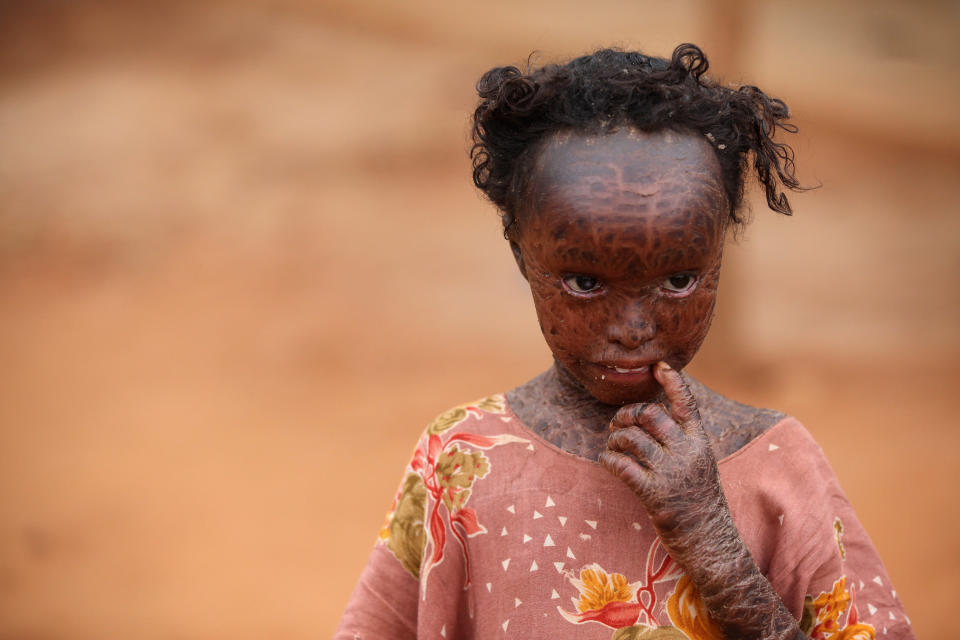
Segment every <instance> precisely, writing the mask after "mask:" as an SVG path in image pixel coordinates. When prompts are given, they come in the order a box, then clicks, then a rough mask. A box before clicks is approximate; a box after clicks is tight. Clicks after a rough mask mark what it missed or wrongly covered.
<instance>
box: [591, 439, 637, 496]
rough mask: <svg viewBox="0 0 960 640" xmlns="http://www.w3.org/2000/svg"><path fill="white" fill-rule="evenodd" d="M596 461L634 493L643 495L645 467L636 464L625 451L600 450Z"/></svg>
mask: <svg viewBox="0 0 960 640" xmlns="http://www.w3.org/2000/svg"><path fill="white" fill-rule="evenodd" d="M597 462H599V463H600V465H601V466H602V467H603V468H604V469H606V470H607V471H609V472H610V473H612V474H613V475H614V476H616V477H617V478H619V479H620V480H621V481H623V483H624V484H626V485H627V486H628V487H630V488H631V489H633V491H634V492H635V493H637V494H638V495H640V496H643V495H644V489H645V488H646V480H647V473H646V472H647V469H646V468H645V467H644V466H643V465H639V464H637V462H636V460H634V459H633V458H631V457H630V456H628V455H626V454H625V453H618V452H616V451H609V450H607V451H602V452H600V457H599V458H598V459H597Z"/></svg>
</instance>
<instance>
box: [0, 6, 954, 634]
mask: <svg viewBox="0 0 960 640" xmlns="http://www.w3.org/2000/svg"><path fill="white" fill-rule="evenodd" d="M684 41H693V42H696V43H698V44H701V45H702V46H703V47H704V48H705V50H706V51H707V53H708V55H709V56H710V59H711V61H712V62H713V70H714V71H715V73H716V74H718V75H720V76H723V77H724V78H726V79H727V80H729V81H731V82H740V81H745V82H749V83H752V84H757V85H759V86H760V87H762V88H763V89H765V90H766V91H768V92H771V93H773V94H775V95H778V96H781V97H783V98H784V99H785V100H786V101H787V102H788V104H790V105H791V108H792V110H793V111H794V113H795V114H796V121H797V123H798V124H799V126H800V127H801V134H800V135H799V136H797V137H796V139H795V147H796V150H797V155H798V162H799V166H800V173H801V176H802V178H803V179H804V181H805V182H807V183H808V184H821V185H822V188H821V189H819V190H816V191H811V192H808V193H805V194H799V195H796V196H794V197H793V198H792V201H793V204H794V208H795V210H796V215H795V216H794V217H793V218H787V217H784V216H779V215H777V214H773V213H772V212H769V211H767V210H766V209H765V208H764V207H763V206H762V203H760V202H757V204H756V205H755V206H754V207H753V210H754V217H755V222H754V223H753V224H752V225H751V226H750V227H749V228H748V230H747V232H746V234H745V236H744V238H742V239H741V240H739V241H738V242H736V243H735V244H733V245H732V246H731V247H730V248H729V249H728V253H727V266H726V272H725V281H724V284H723V288H722V295H721V304H720V308H719V317H718V319H717V321H716V323H715V329H714V331H713V333H712V334H711V337H710V338H709V340H708V343H707V344H706V345H705V347H704V349H703V351H702V352H701V355H700V356H699V357H698V359H697V360H696V361H695V363H694V365H693V367H692V371H693V372H694V374H695V375H699V376H700V377H701V378H702V379H703V380H704V381H705V382H707V383H708V384H709V385H711V386H713V387H714V388H716V389H718V390H720V391H722V392H724V393H727V394H729V395H732V396H734V397H735V398H737V399H739V400H742V401H746V402H750V403H752V404H757V405H763V406H771V407H775V408H777V409H780V410H783V411H786V412H789V413H792V414H794V415H796V416H798V417H799V418H800V419H801V420H802V421H803V422H805V424H806V425H807V426H808V428H809V429H810V431H811V432H812V433H813V434H814V436H815V437H816V438H817V439H818V441H819V442H820V443H821V445H822V446H823V447H824V449H825V450H826V453H827V456H828V457H829V459H830V460H831V462H832V464H833V465H834V468H835V469H836V471H837V474H838V475H839V476H840V480H841V483H842V484H843V486H844V487H845V489H846V491H847V493H848V495H849V497H850V499H851V501H852V502H853V504H854V505H855V506H856V507H857V509H858V513H859V515H860V517H861V519H862V521H863V522H864V524H865V525H866V527H867V529H868V530H869V531H870V532H871V534H872V536H873V539H874V542H875V544H876V546H877V547H878V549H879V550H880V552H881V555H882V557H883V558H884V560H885V562H886V565H887V569H888V571H889V573H890V575H891V577H892V579H893V581H894V583H895V585H896V586H897V589H898V593H899V594H900V596H901V598H902V599H903V601H904V603H905V606H906V607H907V611H908V613H909V614H910V615H911V618H912V619H913V621H914V625H915V628H916V630H917V632H918V634H919V635H920V637H922V638H929V639H933V638H953V637H955V631H954V629H955V621H954V617H955V616H954V614H953V608H954V607H956V601H957V597H958V596H960V500H958V499H957V495H956V491H957V487H958V486H960V482H958V480H960V478H958V475H960V473H958V467H960V465H958V463H960V428H958V427H960V420H958V418H957V414H956V394H957V391H958V382H960V368H958V366H957V364H956V363H957V358H958V355H960V287H958V286H957V284H956V283H957V280H958V276H960V215H958V210H957V209H958V205H957V202H958V198H957V189H958V184H960V82H958V70H960V5H958V3H957V2H955V1H952V0H951V1H947V0H944V1H942V2H940V1H925V2H911V3H906V2H885V1H877V0H870V1H867V0H851V1H849V2H845V3H835V2H827V1H826V0H813V1H809V2H803V3H795V2H788V1H787V0H764V1H763V2H760V1H759V0H726V1H723V2H710V1H708V0H699V1H698V0H681V1H679V2H672V3H663V2H649V1H639V0H629V1H627V0H622V1H615V0H593V1H592V2H590V3H588V5H585V4H584V3H582V2H571V1H568V0H526V1H523V2H517V1H508V0H487V1H486V2H460V1H441V0H418V1H416V2H392V1H388V0H362V1H359V0H315V1H311V2H306V1H305V0H304V1H299V0H276V1H267V0H233V1H231V2H226V1H223V2H220V1H218V0H194V1H191V2H186V1H179V0H165V1H164V2H159V1H157V2H122V1H119V0H117V1H102V2H92V1H80V0H77V1H72V2H68V1H66V0H63V1H59V0H33V1H30V2H26V1H14V0H3V1H0V358H2V363H3V366H2V368H0V638H3V639H6V638H18V639H19V638H29V639H46V638H72V639H81V640H82V639H87V638H116V637H127V638H145V639H149V638H184V639H192V638H232V639H243V638H264V637H270V638H291V639H295V638H296V639H299V638H317V637H327V636H329V635H330V634H331V633H332V632H333V629H334V627H335V626H336V623H337V620H338V618H339V616H340V613H341V611H342V609H343V606H344V604H345V603H346V600H347V598H348V596H349V594H350V591H351V589H352V588H353V584H354V581H355V580H356V578H357V575H358V574H359V572H360V570H361V568H362V566H363V564H364V563H365V561H366V557H367V554H368V552H369V550H370V548H371V546H372V544H373V541H374V538H375V535H376V532H377V530H378V527H379V525H380V523H381V522H382V518H383V515H384V513H385V511H386V509H387V507H388V506H389V503H390V500H391V498H392V495H393V492H394V490H395V488H396V484H397V482H398V481H399V479H400V474H401V471H402V468H403V466H404V464H405V463H406V461H407V459H408V456H409V454H410V451H411V449H412V447H413V444H414V442H415V440H416V437H417V435H418V434H419V432H420V430H421V429H422V427H423V425H425V424H426V423H427V422H428V421H429V420H430V419H431V418H432V417H433V416H434V415H436V414H437V413H439V412H441V411H442V410H444V409H446V408H448V407H449V406H452V405H454V404H459V403H462V402H465V401H469V400H473V399H475V398H477V397H480V396H483V395H486V394H489V393H493V392H499V391H504V390H506V389H508V388H510V387H512V386H514V385H516V384H519V383H521V382H523V381H525V380H526V379H528V378H529V377H531V376H533V375H534V374H536V373H538V372H539V371H541V370H542V369H544V368H546V367H547V366H548V364H549V358H548V353H547V350H546V348H545V346H544V345H543V343H542V339H541V338H540V336H539V332H538V329H537V324H536V320H535V316H534V313H533V309H532V306H531V304H530V302H529V300H528V293H527V291H526V290H525V288H524V283H523V281H522V280H521V279H520V277H519V275H518V274H517V273H516V272H515V267H514V266H513V260H512V259H511V256H510V253H509V250H508V248H507V246H506V243H505V242H504V241H503V239H502V237H501V235H500V228H499V220H498V218H497V215H496V213H495V211H494V210H493V208H492V207H491V206H490V205H489V204H487V203H485V202H484V201H483V200H482V199H481V198H480V197H479V196H478V195H477V194H476V193H475V190H474V189H473V187H472V184H471V181H470V167H469V161H468V158H467V149H468V143H467V133H468V126H469V125H468V116H469V113H470V112H471V110H472V108H473V105H474V93H473V85H474V83H475V81H476V80H477V78H478V77H479V76H480V74H481V73H482V72H483V71H485V70H486V69H488V68H490V67H491V66H495V65H501V64H510V63H523V62H524V61H525V60H526V59H527V57H528V56H529V55H530V53H531V52H532V51H537V52H538V53H537V59H538V60H540V61H544V62H545V61H552V60H558V59H563V58H567V57H570V56H572V55H576V54H580V53H584V52H587V51H589V50H591V49H592V48H595V47H598V46H605V45H620V46H623V47H634V48H641V49H643V50H644V51H646V52H648V53H655V54H660V55H669V53H670V52H671V51H672V49H673V47H674V46H675V45H677V44H678V43H680V42H684ZM754 200H755V201H756V198H754ZM951 487H952V488H951Z"/></svg>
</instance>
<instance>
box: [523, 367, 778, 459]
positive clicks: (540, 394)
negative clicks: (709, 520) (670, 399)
mask: <svg viewBox="0 0 960 640" xmlns="http://www.w3.org/2000/svg"><path fill="white" fill-rule="evenodd" d="M558 375H559V374H558V373H557V372H556V371H555V370H554V369H551V370H549V371H547V372H545V373H543V374H541V375H539V376H537V377H536V378H534V379H533V380H531V381H529V382H527V383H526V384H524V385H521V386H519V387H517V388H516V389H513V390H512V391H510V392H508V393H507V402H509V404H510V408H511V410H512V411H513V412H514V414H516V416H517V417H518V418H520V420H521V421H522V422H523V423H524V424H525V425H526V426H527V427H528V428H529V429H530V430H532V431H533V432H534V433H536V434H537V435H539V436H540V437H542V438H543V439H544V440H546V441H548V442H550V443H551V444H553V445H554V446H556V447H558V448H560V449H563V450H564V451H567V452H568V453H573V454H575V455H579V456H581V457H583V458H587V459H588V460H596V459H597V457H598V456H599V455H600V453H601V452H602V451H604V450H605V449H606V448H607V438H608V436H609V433H608V431H607V430H606V429H602V430H597V429H589V428H587V429H585V428H584V425H587V424H597V423H598V422H604V421H606V423H609V421H610V420H611V419H612V418H613V414H614V413H616V411H617V410H618V409H619V407H615V406H607V407H602V406H601V407H597V406H596V405H593V404H592V403H588V402H585V401H582V400H581V401H579V402H575V401H573V398H571V396H572V395H573V394H571V393H569V392H568V393H566V394H564V393H563V392H560V391H558V390H557V387H558V384H557V383H558V381H557V380H556V378H557V377H558ZM684 380H685V381H686V382H687V386H688V387H689V388H690V391H691V392H692V393H693V396H694V398H696V400H697V407H698V409H699V411H700V420H701V424H702V425H703V429H704V431H706V433H707V437H708V438H709V441H710V447H711V449H713V452H714V455H715V456H716V458H717V459H718V460H719V459H722V458H725V457H727V456H729V455H731V454H732V453H735V452H736V451H739V450H740V449H742V448H743V447H745V446H746V445H747V444H749V443H750V442H751V441H752V440H754V439H756V438H758V437H759V436H761V435H763V434H764V433H765V432H766V431H767V430H769V429H770V428H771V427H773V426H774V425H776V424H777V423H778V422H780V421H781V420H783V418H784V417H785V414H783V413H780V412H778V411H773V410H771V409H762V408H758V407H752V406H750V405H747V404H743V403H740V402H736V401H734V400H731V399H730V398H727V397H726V396H723V395H721V394H719V393H717V392H716V391H714V390H712V389H710V388H709V387H707V386H706V385H704V384H703V383H701V382H700V381H698V380H696V379H694V378H692V377H690V376H688V375H684ZM557 396H564V397H565V401H566V402H568V403H569V404H570V406H571V409H570V410H568V411H564V412H563V413H562V414H561V413H559V412H558V411H557V409H556V405H555V404H553V402H554V401H555V400H552V399H556V398H557Z"/></svg>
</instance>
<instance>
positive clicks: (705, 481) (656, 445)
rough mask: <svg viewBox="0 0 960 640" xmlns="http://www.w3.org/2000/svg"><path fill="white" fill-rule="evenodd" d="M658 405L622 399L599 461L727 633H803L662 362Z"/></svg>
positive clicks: (684, 394)
mask: <svg viewBox="0 0 960 640" xmlns="http://www.w3.org/2000/svg"><path fill="white" fill-rule="evenodd" d="M654 376H655V377H656V378H657V381H658V382H659V383H660V384H661V385H662V386H663V389H664V394H665V400H666V408H665V407H664V406H663V405H661V404H659V403H648V404H633V405H627V406H625V407H623V408H621V409H620V410H619V411H617V413H616V415H615V416H614V418H613V420H612V421H611V423H610V429H611V433H610V437H609V440H608V443H607V450H606V451H604V452H602V453H600V456H599V462H600V464H602V465H603V466H604V467H605V468H606V469H607V470H608V471H610V473H612V474H613V475H615V476H616V477H618V478H620V480H622V481H623V482H624V483H625V484H626V485H627V486H628V487H630V488H631V489H633V491H634V492H635V493H636V494H637V496H639V497H640V500H641V501H642V502H643V504H644V506H645V507H646V509H647V512H648V513H649V514H650V519H651V521H652V523H653V525H654V527H655V528H656V530H657V533H659V534H660V538H661V539H662V540H663V544H664V546H665V547H666V549H667V551H668V552H669V553H670V555H671V556H672V557H673V559H674V560H676V561H677V563H678V564H680V566H682V567H683V568H684V570H685V571H686V572H687V574H688V575H689V576H690V579H691V580H692V581H693V583H694V584H695V585H696V586H697V588H698V589H699V591H700V595H701V596H702V598H703V601H704V604H706V606H707V609H708V610H709V611H710V616H711V618H713V620H714V621H715V622H716V623H717V624H718V625H719V626H720V628H721V629H723V630H724V633H725V634H726V635H727V637H729V638H764V639H766V638H771V639H772V638H778V639H780V638H803V637H804V636H803V634H802V633H801V632H800V629H799V627H798V625H797V621H796V620H795V619H794V617H793V616H792V615H791V614H790V612H789V611H787V609H786V607H785V606H784V604H783V601H782V600H781V599H780V597H779V596H778V595H777V594H776V592H775V591H774V590H773V587H771V586H770V583H769V581H768V580H767V579H766V577H764V575H763V574H762V573H761V572H760V569H759V568H758V567H757V565H756V563H755V562H754V561H753V558H752V557H751V556H750V552H749V551H748V550H747V547H746V545H745V544H744V543H743V540H741V538H740V534H739V532H738V531H737V528H736V526H735V525H734V522H733V518H732V517H731V515H730V510H729V508H728V507H727V501H726V499H725V497H724V495H723V489H722V487H721V485H720V473H719V471H718V469H717V463H716V459H715V458H714V453H713V448H712V447H711V445H710V438H709V436H708V435H707V432H706V431H705V430H704V428H703V425H702V423H701V419H700V413H699V411H698V410H697V403H696V400H695V398H694V395H693V393H691V391H690V389H689V388H688V387H687V385H686V384H685V383H684V381H683V378H681V377H680V375H679V373H677V372H676V371H674V370H673V369H671V368H670V367H669V366H668V365H667V364H666V363H663V362H661V363H660V364H659V365H658V366H657V367H656V369H655V371H654Z"/></svg>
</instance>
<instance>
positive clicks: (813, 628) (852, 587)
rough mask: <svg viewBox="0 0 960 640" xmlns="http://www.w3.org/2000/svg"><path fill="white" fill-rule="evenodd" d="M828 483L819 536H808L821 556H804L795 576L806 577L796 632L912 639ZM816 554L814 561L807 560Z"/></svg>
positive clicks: (861, 535)
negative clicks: (804, 563) (830, 496)
mask: <svg viewBox="0 0 960 640" xmlns="http://www.w3.org/2000/svg"><path fill="white" fill-rule="evenodd" d="M830 475H831V477H832V476H833V473H832V471H831V472H830ZM832 479H833V486H834V487H835V488H836V494H835V495H834V496H833V499H832V500H830V501H828V502H827V504H828V505H829V506H830V509H829V510H825V511H824V512H823V513H821V514H820V517H819V518H818V520H819V523H818V524H819V527H820V532H818V533H817V534H816V535H813V536H811V539H817V540H818V541H819V545H818V546H819V547H820V548H821V549H822V550H823V553H821V554H811V557H809V558H805V560H807V561H808V562H807V564H808V567H806V570H804V569H803V568H801V570H800V572H799V573H800V574H801V575H803V574H807V575H809V576H810V578H809V581H808V585H807V588H806V595H805V597H804V601H803V612H802V617H801V624H800V627H801V629H802V630H803V631H804V632H805V633H807V634H808V635H809V636H810V637H811V638H814V639H817V640H820V639H823V640H826V639H829V638H833V639H834V640H841V639H843V640H845V639H847V638H857V639H864V640H865V639H871V640H872V639H873V638H875V637H878V636H882V637H884V638H896V639H898V640H899V639H901V638H904V639H913V640H915V639H916V636H915V634H914V632H913V629H912V627H911V625H910V619H909V618H908V617H907V615H906V613H905V612H904V609H903V604H902V603H901V602H900V599H899V598H898V597H897V592H896V589H894V587H893V584H892V583H891V582H890V577H889V576H888V575H887V572H886V570H885V569H884V567H883V562H882V561H881V560H880V556H879V554H878V553H877V550H876V548H875V547H874V546H873V543H872V542H871V541H870V536H869V535H867V532H866V531H865V530H864V528H863V526H862V525H861V524H860V521H859V520H858V519H857V516H856V514H855V513H854V510H853V507H852V506H851V505H850V503H849V502H848V501H847V499H846V497H845V496H844V495H843V492H842V491H841V490H840V487H839V486H838V485H837V484H836V479H835V478H832ZM817 555H819V558H817V561H816V563H812V562H809V560H812V559H813V558H815V557H817ZM814 565H815V566H814Z"/></svg>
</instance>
